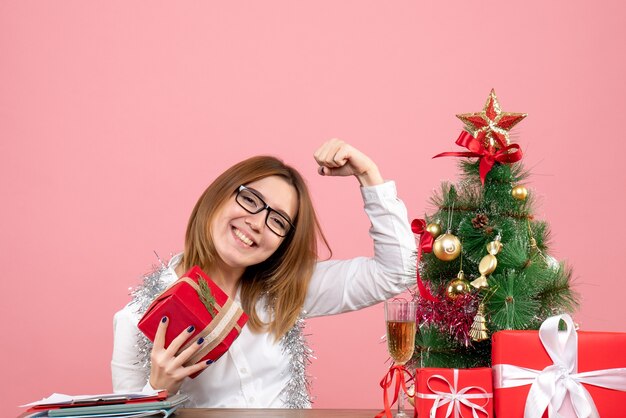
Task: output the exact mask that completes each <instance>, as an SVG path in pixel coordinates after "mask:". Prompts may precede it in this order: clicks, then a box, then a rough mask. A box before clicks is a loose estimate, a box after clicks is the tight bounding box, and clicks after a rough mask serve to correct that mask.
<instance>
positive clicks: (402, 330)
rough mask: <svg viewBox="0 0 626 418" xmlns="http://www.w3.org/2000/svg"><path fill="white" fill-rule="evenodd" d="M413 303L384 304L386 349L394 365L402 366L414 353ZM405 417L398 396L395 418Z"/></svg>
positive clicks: (389, 302) (414, 307)
mask: <svg viewBox="0 0 626 418" xmlns="http://www.w3.org/2000/svg"><path fill="white" fill-rule="evenodd" d="M416 310H417V305H416V303H415V302H407V301H404V300H393V301H386V302H385V322H386V323H387V349H388V351H389V355H390V356H391V358H392V359H393V360H394V362H395V363H396V364H399V365H404V364H405V363H406V362H407V361H409V360H411V357H413V352H414V351H415V327H416V324H415V316H416ZM403 417H407V415H406V414H405V413H404V396H403V392H402V390H400V393H399V394H398V412H397V413H396V418H403Z"/></svg>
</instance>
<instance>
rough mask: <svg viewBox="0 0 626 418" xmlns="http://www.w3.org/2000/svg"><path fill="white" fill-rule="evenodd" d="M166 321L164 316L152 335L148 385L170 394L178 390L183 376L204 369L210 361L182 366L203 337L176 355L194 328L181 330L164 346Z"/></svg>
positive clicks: (196, 349)
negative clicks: (152, 342) (165, 390)
mask: <svg viewBox="0 0 626 418" xmlns="http://www.w3.org/2000/svg"><path fill="white" fill-rule="evenodd" d="M167 323H168V318H167V317H165V316H164V317H163V319H162V320H161V323H160V324H159V327H158V328H157V332H156V335H155V337H154V345H153V347H152V352H151V353H150V360H151V361H152V367H151V369H150V386H152V388H153V389H159V390H160V389H167V391H168V392H169V393H170V394H175V393H176V392H178V389H179V388H180V385H181V384H182V383H183V380H184V379H185V377H187V376H190V375H192V374H194V373H196V372H199V371H201V370H204V369H206V368H207V367H208V365H209V364H210V362H211V361H210V360H208V361H207V362H201V363H198V364H194V365H192V366H188V367H184V366H183V364H184V363H185V362H186V361H187V360H189V359H190V358H191V357H192V356H193V355H194V354H195V353H196V352H197V351H198V350H199V349H200V348H202V343H203V342H204V339H203V338H200V339H198V340H197V341H196V342H195V343H194V344H192V345H190V346H189V347H187V349H185V350H184V351H183V352H181V353H180V354H179V355H176V353H177V352H178V350H180V347H182V346H183V343H184V342H185V341H187V339H188V338H189V335H190V334H191V333H192V332H193V331H194V328H193V326H190V327H189V328H187V329H186V330H185V331H183V332H181V333H180V334H179V335H178V336H177V337H176V338H174V340H172V342H171V344H170V345H169V346H168V347H167V348H165V331H166V330H167Z"/></svg>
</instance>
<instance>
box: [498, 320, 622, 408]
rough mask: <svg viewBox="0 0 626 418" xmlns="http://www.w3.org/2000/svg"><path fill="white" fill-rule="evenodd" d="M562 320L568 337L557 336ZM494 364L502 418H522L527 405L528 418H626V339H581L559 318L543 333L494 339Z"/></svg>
mask: <svg viewBox="0 0 626 418" xmlns="http://www.w3.org/2000/svg"><path fill="white" fill-rule="evenodd" d="M560 319H563V320H564V321H565V323H566V324H567V326H568V329H567V330H566V331H558V326H559V321H560ZM492 364H493V368H494V390H495V411H496V417H498V418H501V417H507V418H509V417H510V418H516V417H524V416H525V415H524V414H525V408H526V403H527V400H528V403H529V405H528V408H529V411H528V414H529V415H526V416H530V417H542V416H543V417H547V416H548V412H547V409H546V408H552V409H553V411H554V412H556V411H557V410H558V411H559V413H560V414H561V415H562V416H568V417H575V416H576V412H575V411H576V410H579V411H587V412H585V413H589V415H584V416H586V417H587V416H589V417H595V416H598V415H595V412H594V408H597V412H598V413H599V416H602V418H607V417H621V416H624V405H626V392H624V391H626V333H614V332H586V331H581V332H578V333H577V332H576V331H575V330H574V324H573V321H572V320H571V318H570V317H569V315H559V316H556V317H552V318H548V319H547V320H546V321H545V322H544V324H543V325H542V328H541V330H540V331H499V332H496V333H494V334H493V348H492ZM576 365H577V367H576ZM520 368H524V369H520ZM540 375H541V378H540V379H539V380H538V379H537V377H538V376H540ZM598 384H601V385H604V386H606V387H601V386H597V385H598ZM531 387H532V389H531ZM608 387H613V389H609V388H608ZM585 391H587V392H588V394H586V393H585ZM529 395H530V396H529ZM589 395H590V398H589ZM574 403H575V404H576V405H577V406H576V405H574ZM593 404H595V406H593ZM548 405H550V406H548Z"/></svg>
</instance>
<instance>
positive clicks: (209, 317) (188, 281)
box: [137, 266, 248, 378]
mask: <svg viewBox="0 0 626 418" xmlns="http://www.w3.org/2000/svg"><path fill="white" fill-rule="evenodd" d="M203 281H204V283H203ZM205 284H206V286H208V289H209V291H210V295H211V296H212V298H213V299H214V300H213V301H211V302H212V305H209V306H210V309H209V307H207V305H205V303H204V302H203V301H202V298H201V296H200V294H201V288H202V287H204V286H205ZM164 316H167V318H168V324H167V332H166V333H165V347H167V346H169V345H170V343H171V342H172V340H173V339H174V338H176V337H177V336H178V335H179V334H180V333H181V332H183V331H185V330H186V329H187V328H188V327H189V326H190V325H193V326H194V327H195V330H194V331H193V332H192V333H190V334H189V338H188V339H187V341H185V343H184V344H183V346H182V347H181V349H180V350H179V352H181V351H183V350H184V349H186V348H187V347H189V346H190V345H191V344H195V343H196V341H197V340H198V339H199V338H200V337H204V340H205V341H204V343H203V347H202V348H201V349H200V350H199V351H198V352H197V353H196V354H195V355H194V356H192V357H191V358H190V359H189V360H187V362H186V363H185V366H189V365H192V364H196V363H199V362H201V361H207V360H211V361H216V360H217V359H218V358H220V357H221V356H222V355H223V354H224V353H225V352H226V351H227V350H228V348H229V347H230V345H231V344H232V343H233V341H235V339H236V338H237V337H238V336H239V333H241V329H242V328H243V326H244V325H245V323H246V321H248V315H246V314H245V313H244V311H243V309H242V308H241V306H240V305H239V303H237V302H236V301H235V300H233V299H232V298H230V297H228V295H227V294H226V293H224V291H223V290H222V289H220V288H219V286H217V285H216V284H215V283H213V281H212V280H211V279H210V278H209V277H208V276H207V275H206V274H205V273H204V272H203V271H202V270H201V269H200V268H199V267H198V266H193V267H192V268H191V269H190V270H189V271H188V272H187V273H186V274H185V275H184V276H182V277H181V278H180V279H178V280H177V281H176V282H174V284H172V285H171V286H170V287H169V288H168V289H166V291H165V292H163V293H162V294H161V295H159V296H158V297H157V298H156V299H155V300H154V301H153V302H152V304H151V305H150V306H149V307H148V310H147V311H146V313H145V314H144V315H143V317H142V318H141V320H140V321H139V324H138V325H137V326H138V327H139V329H140V330H141V331H142V332H143V333H144V334H145V335H146V336H147V337H148V338H149V339H150V341H154V336H155V335H156V330H157V328H158V327H159V324H160V323H161V319H162V318H163V317H164ZM198 374H200V373H196V374H194V375H192V376H191V377H192V378H193V377H196V376H197V375H198Z"/></svg>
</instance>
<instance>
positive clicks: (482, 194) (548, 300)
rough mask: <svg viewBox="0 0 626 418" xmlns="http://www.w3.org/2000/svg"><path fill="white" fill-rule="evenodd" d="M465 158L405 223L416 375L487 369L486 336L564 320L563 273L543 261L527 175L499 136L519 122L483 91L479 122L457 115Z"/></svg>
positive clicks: (544, 246) (542, 229)
mask: <svg viewBox="0 0 626 418" xmlns="http://www.w3.org/2000/svg"><path fill="white" fill-rule="evenodd" d="M457 117H458V118H459V119H461V120H462V121H463V122H464V123H465V130H464V131H463V132H462V133H461V136H460V137H459V139H458V140H457V142H456V143H457V144H458V145H461V146H463V147H465V148H467V149H469V151H467V152H446V153H443V154H439V155H437V156H436V157H441V156H455V157H463V158H462V159H461V160H460V169H461V180H460V182H459V183H458V184H456V185H454V184H451V183H448V182H444V183H443V184H442V185H441V190H440V191H439V192H437V193H436V194H435V195H434V196H433V197H432V203H433V205H434V206H435V207H436V208H437V210H436V212H435V213H434V214H432V215H430V216H427V217H426V219H425V220H421V219H416V220H415V221H413V230H414V231H415V232H416V233H419V234H421V239H420V246H419V250H418V260H419V261H418V263H419V265H418V273H419V275H418V288H419V295H420V297H418V311H417V321H418V325H419V331H418V334H417V337H416V350H415V356H414V359H413V360H414V363H415V366H417V367H450V368H466V367H478V366H489V365H490V363H491V341H490V334H491V333H493V332H495V331H499V330H510V329H538V328H539V325H540V324H541V322H542V321H543V320H544V319H545V318H547V317H549V316H552V315H555V314H558V313H562V312H568V311H571V310H573V309H574V308H575V307H576V305H577V300H576V295H575V293H574V292H573V291H572V290H571V288H570V278H571V270H570V269H569V268H567V267H565V265H564V264H563V263H559V262H557V261H556V260H555V259H554V258H553V257H551V256H549V255H548V244H549V229H548V225H547V223H545V222H543V221H540V220H537V219H535V218H534V216H533V212H534V211H533V206H534V205H533V203H534V202H533V196H532V193H529V192H528V190H527V189H526V187H524V185H523V181H524V179H526V178H527V176H528V173H527V172H526V171H524V169H523V167H522V165H521V163H520V162H519V161H520V159H521V157H522V152H521V150H520V148H519V146H518V145H517V144H511V143H510V141H509V130H510V129H511V128H512V127H513V126H515V125H516V124H517V123H519V122H520V121H521V120H522V119H524V118H525V117H526V114H522V113H505V112H502V111H501V109H500V105H499V103H498V99H497V97H496V94H495V92H494V91H493V90H492V91H491V93H490V95H489V98H488V99H487V103H486V104H485V107H484V109H483V110H482V111H481V112H477V113H469V114H462V115H457Z"/></svg>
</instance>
